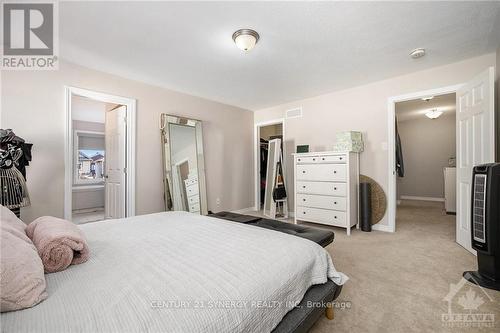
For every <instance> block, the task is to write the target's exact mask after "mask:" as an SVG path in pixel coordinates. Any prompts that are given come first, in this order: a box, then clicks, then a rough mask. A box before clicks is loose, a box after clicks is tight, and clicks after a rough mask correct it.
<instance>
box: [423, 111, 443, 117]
mask: <svg viewBox="0 0 500 333" xmlns="http://www.w3.org/2000/svg"><path fill="white" fill-rule="evenodd" d="M442 114H443V111H439V110H438V109H432V110H430V111H428V112H426V113H425V116H426V117H427V118H429V119H437V118H439V116H441V115H442Z"/></svg>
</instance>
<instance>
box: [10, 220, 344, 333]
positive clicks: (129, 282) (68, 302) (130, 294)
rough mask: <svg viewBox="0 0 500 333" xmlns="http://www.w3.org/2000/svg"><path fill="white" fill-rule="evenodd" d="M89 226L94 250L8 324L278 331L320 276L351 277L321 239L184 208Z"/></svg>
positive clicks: (49, 328)
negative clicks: (336, 264)
mask: <svg viewBox="0 0 500 333" xmlns="http://www.w3.org/2000/svg"><path fill="white" fill-rule="evenodd" d="M82 229H83V231H84V232H85V235H86V237H87V240H88V243H89V247H90V249H91V258H90V260H89V261H88V262H86V263H84V264H82V265H77V266H70V267H69V268H68V269H67V270H65V271H63V272H59V273H53V274H47V275H46V279H47V285H48V293H49V298H48V299H47V300H45V301H44V302H42V303H41V304H39V305H37V306H35V307H34V308H31V309H26V310H22V311H16V312H11V313H4V314H2V316H1V326H2V331H3V332H51V333H55V332H190V333H191V332H269V331H271V330H272V329H273V328H274V327H276V325H277V324H278V323H279V322H280V321H281V319H282V318H283V316H284V315H285V314H286V313H287V312H288V311H289V310H291V309H292V308H293V305H294V304H295V303H296V302H297V303H298V302H299V301H300V300H301V299H302V297H303V296H304V294H305V292H306V291H307V289H308V288H309V287H310V286H311V285H314V284H320V283H325V282H326V281H327V277H328V278H330V279H332V280H333V281H334V282H335V283H337V284H343V283H344V282H345V281H346V280H347V277H346V276H345V275H344V274H342V273H339V272H337V271H336V270H335V268H334V267H333V264H332V260H331V258H330V256H329V254H328V253H327V252H326V251H325V250H324V249H323V248H322V247H321V246H319V245H317V244H316V243H314V242H311V241H308V240H305V239H302V238H299V237H295V236H291V235H287V234H284V233H280V232H276V231H272V230H266V229H263V228H258V227H255V226H248V225H244V224H240V223H234V222H228V221H223V220H220V219H215V218H210V217H205V216H198V215H193V214H189V213H185V212H168V213H159V214H152V215H143V216H137V217H133V218H128V219H121V220H110V221H106V222H96V223H90V224H87V225H83V226H82Z"/></svg>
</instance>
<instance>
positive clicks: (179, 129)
mask: <svg viewBox="0 0 500 333" xmlns="http://www.w3.org/2000/svg"><path fill="white" fill-rule="evenodd" d="M160 129H161V142H162V155H163V184H164V187H165V210H167V211H169V210H183V211H187V212H191V213H195V214H201V215H206V214H207V213H208V209H207V192H206V185H205V161H204V157H203V135H202V129H201V121H200V120H196V119H189V118H183V117H178V116H173V115H168V114H161V117H160Z"/></svg>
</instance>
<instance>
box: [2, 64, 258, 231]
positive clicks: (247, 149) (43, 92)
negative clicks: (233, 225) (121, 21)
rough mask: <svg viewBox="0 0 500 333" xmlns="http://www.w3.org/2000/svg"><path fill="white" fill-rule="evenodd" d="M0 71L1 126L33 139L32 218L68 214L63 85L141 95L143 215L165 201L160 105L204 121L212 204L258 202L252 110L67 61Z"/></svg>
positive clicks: (139, 203)
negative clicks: (41, 67)
mask: <svg viewBox="0 0 500 333" xmlns="http://www.w3.org/2000/svg"><path fill="white" fill-rule="evenodd" d="M1 76H2V77H1V97H2V99H1V115H0V122H1V123H0V127H1V128H13V129H14V130H15V132H16V133H17V134H18V135H19V136H21V137H23V138H25V139H26V140H27V141H29V142H32V143H34V146H33V162H32V163H31V164H30V166H29V167H28V168H27V177H28V188H29V191H30V195H31V203H32V205H31V207H28V208H23V209H22V217H23V219H25V220H26V221H31V220H33V219H34V218H36V217H38V216H41V215H54V216H60V217H61V216H63V196H64V176H63V175H64V137H65V125H64V124H65V110H64V86H65V85H69V86H75V87H79V88H84V89H90V90H95V91H99V92H106V93H110V94H114V95H120V96H125V97H130V98H136V99H137V170H136V213H137V214H146V213H152V212H158V211H162V210H163V207H164V204H163V184H162V163H161V153H160V152H161V150H160V130H159V128H158V121H159V116H160V113H162V112H165V113H171V114H177V115H182V116H184V117H191V118H196V119H200V120H202V121H203V122H204V123H203V131H204V132H203V134H204V149H205V163H206V172H207V188H208V208H209V209H212V210H215V211H217V210H223V209H226V210H227V209H241V208H246V207H250V206H253V201H252V199H253V193H252V192H253V179H252V178H253V169H252V166H253V156H252V151H253V150H252V142H253V139H252V137H253V113H252V112H248V111H246V110H243V109H240V108H236V107H232V106H228V105H224V104H221V103H216V102H213V101H209V100H206V99H202V98H198V97H194V96H190V95H186V94H181V93H177V92H174V91H171V90H166V89H162V88H159V87H155V86H151V85H147V84H143V83H139V82H136V81H131V80H127V79H124V78H120V77H117V76H113V75H110V74H106V73H103V72H98V71H94V70H90V69H87V68H84V67H80V66H77V65H74V64H69V63H64V62H62V63H61V64H60V68H59V70H58V71H3V72H2V73H1ZM216 198H220V200H221V205H220V207H217V206H216V204H215V203H216Z"/></svg>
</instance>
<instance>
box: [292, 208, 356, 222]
mask: <svg viewBox="0 0 500 333" xmlns="http://www.w3.org/2000/svg"><path fill="white" fill-rule="evenodd" d="M296 219H297V220H302V221H311V222H316V223H323V224H328V225H333V226H342V227H344V226H346V225H347V223H346V219H347V217H346V213H344V212H338V211H334V210H328V209H318V208H309V207H297V216H296Z"/></svg>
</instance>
